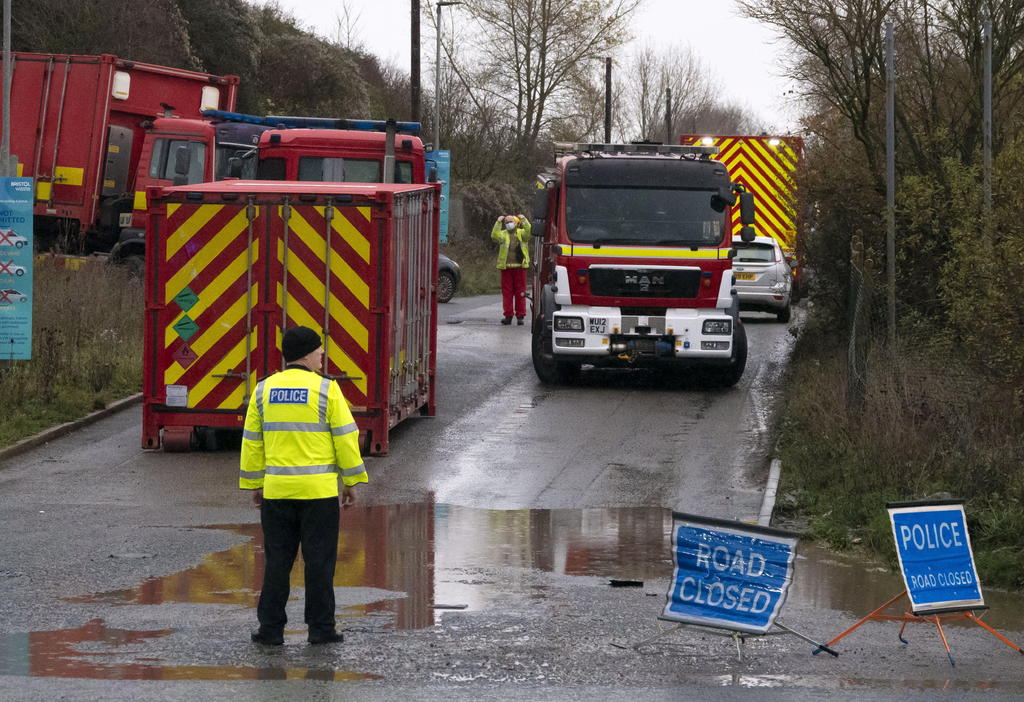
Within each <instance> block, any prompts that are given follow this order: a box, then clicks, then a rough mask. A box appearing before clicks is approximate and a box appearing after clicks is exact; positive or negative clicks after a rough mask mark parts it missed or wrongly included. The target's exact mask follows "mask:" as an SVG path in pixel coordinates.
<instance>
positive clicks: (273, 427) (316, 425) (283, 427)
mask: <svg viewBox="0 0 1024 702" xmlns="http://www.w3.org/2000/svg"><path fill="white" fill-rule="evenodd" d="M330 430H331V428H330V427H329V426H327V424H325V423H320V422H267V423H266V424H264V425H263V431H322V432H327V431H330Z"/></svg>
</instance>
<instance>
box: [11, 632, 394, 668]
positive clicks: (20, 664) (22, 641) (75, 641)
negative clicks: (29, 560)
mask: <svg viewBox="0 0 1024 702" xmlns="http://www.w3.org/2000/svg"><path fill="white" fill-rule="evenodd" d="M171 633H173V630H172V629H157V630H150V631H131V630H128V629H114V628H111V627H108V626H106V625H105V624H104V623H103V620H101V619H93V620H92V621H90V622H87V623H86V624H84V625H82V626H80V627H78V628H77V629H58V630H56V631H33V632H31V633H28V634H8V635H5V636H0V675H27V676H33V677H45V678H89V679H92V680H325V681H328V682H332V681H337V682H342V681H346V680H366V679H371V678H374V677H376V676H372V675H363V674H360V673H352V672H348V671H344V670H332V669H328V668H322V669H317V668H298V667H246V666H227V665H221V666H214V665H167V664H166V663H165V662H164V661H162V660H161V659H159V658H153V657H147V656H144V655H142V656H140V655H138V653H137V651H133V650H131V649H137V648H138V647H140V646H144V645H145V644H146V643H147V642H149V641H151V640H153V639H159V638H162V637H164V636H168V635H170V634H171ZM126 658H130V659H131V662H129V663H125V662H121V661H123V660H124V659H126Z"/></svg>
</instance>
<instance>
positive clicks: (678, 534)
mask: <svg viewBox="0 0 1024 702" xmlns="http://www.w3.org/2000/svg"><path fill="white" fill-rule="evenodd" d="M672 516H673V518H674V519H675V522H676V525H675V529H674V531H673V538H672V551H673V560H674V562H675V572H674V574H673V577H672V585H671V586H670V588H669V592H668V597H667V600H668V601H667V603H666V604H665V609H664V611H663V612H662V615H661V617H660V618H661V619H667V620H670V621H676V622H680V623H683V624H695V625H699V626H709V627H716V628H721V629H731V630H733V631H739V632H746V633H750V634H764V633H766V632H767V631H768V630H769V629H770V628H772V626H773V625H774V624H775V618H776V617H777V616H778V614H779V612H780V611H781V609H782V605H783V604H784V603H785V601H786V594H787V592H788V591H789V586H790V584H791V583H792V582H793V561H794V558H795V556H796V546H797V541H798V537H797V536H796V535H795V534H791V533H789V532H785V531H781V530H778V529H771V528H768V527H759V526H755V525H751V524H744V523H741V522H733V521H726V520H719V519H712V518H708V517H698V516H695V515H689V514H681V513H678V512H673V515H672Z"/></svg>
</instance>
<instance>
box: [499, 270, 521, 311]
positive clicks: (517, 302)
mask: <svg viewBox="0 0 1024 702" xmlns="http://www.w3.org/2000/svg"><path fill="white" fill-rule="evenodd" d="M501 310H502V314H504V315H505V316H506V317H512V316H516V317H519V318H523V317H525V316H526V269H525V268H504V269H502V271H501Z"/></svg>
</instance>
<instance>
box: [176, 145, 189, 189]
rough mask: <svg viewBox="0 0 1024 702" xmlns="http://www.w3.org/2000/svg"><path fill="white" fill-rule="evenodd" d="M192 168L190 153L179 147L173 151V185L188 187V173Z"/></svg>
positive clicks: (185, 148)
mask: <svg viewBox="0 0 1024 702" xmlns="http://www.w3.org/2000/svg"><path fill="white" fill-rule="evenodd" d="M191 167H192V151H191V149H189V148H188V147H187V146H179V147H178V148H177V149H176V150H175V151H174V181H173V183H174V185H188V172H189V169H190V168H191Z"/></svg>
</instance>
